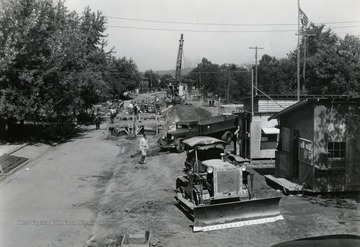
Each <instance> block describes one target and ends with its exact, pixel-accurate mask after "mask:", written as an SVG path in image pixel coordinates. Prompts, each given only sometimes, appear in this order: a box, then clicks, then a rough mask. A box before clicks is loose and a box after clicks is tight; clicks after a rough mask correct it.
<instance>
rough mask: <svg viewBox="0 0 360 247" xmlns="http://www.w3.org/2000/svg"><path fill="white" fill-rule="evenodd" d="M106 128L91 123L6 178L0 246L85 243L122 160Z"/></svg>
mask: <svg viewBox="0 0 360 247" xmlns="http://www.w3.org/2000/svg"><path fill="white" fill-rule="evenodd" d="M103 132H105V131H95V130H89V129H85V130H84V132H83V133H81V134H80V135H79V136H77V137H76V138H74V139H72V140H70V141H69V142H67V143H65V144H62V145H60V146H57V147H55V148H53V149H51V150H50V151H48V152H47V153H46V154H44V155H43V156H41V157H40V158H38V159H35V160H33V161H32V162H30V163H29V164H27V165H26V168H28V170H26V169H25V167H23V168H21V169H19V170H18V171H16V172H15V173H13V174H12V175H11V176H9V177H7V178H6V179H5V180H3V181H2V182H1V183H0V219H1V223H0V246H82V245H83V244H82V243H84V242H85V241H86V240H87V239H88V238H89V235H90V233H91V230H92V228H93V225H91V224H93V223H94V220H95V219H96V218H95V216H96V211H95V209H96V205H97V203H98V200H96V198H97V196H99V197H101V196H102V195H103V192H104V191H103V189H104V183H102V182H103V181H106V182H107V181H108V180H109V178H110V177H111V171H112V169H113V166H114V165H115V164H116V163H117V162H118V160H117V158H116V155H117V152H119V148H118V147H117V146H115V145H113V144H112V143H109V142H107V141H104V140H103V136H104V133H103ZM19 152H23V150H20V151H19ZM14 155H17V153H14ZM104 224H106V222H105V223H104ZM109 224H111V223H109Z"/></svg>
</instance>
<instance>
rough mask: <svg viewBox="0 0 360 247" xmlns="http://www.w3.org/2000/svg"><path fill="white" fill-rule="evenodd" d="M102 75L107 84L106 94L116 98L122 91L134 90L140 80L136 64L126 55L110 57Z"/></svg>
mask: <svg viewBox="0 0 360 247" xmlns="http://www.w3.org/2000/svg"><path fill="white" fill-rule="evenodd" d="M104 75H105V80H106V83H107V85H108V94H109V95H110V97H111V98H112V99H118V98H120V97H121V95H123V93H124V92H127V91H132V90H134V89H135V88H136V86H137V82H138V81H139V80H140V75H139V72H138V70H137V66H136V64H135V63H134V61H133V60H132V59H129V60H128V59H126V57H123V58H115V57H111V58H110V59H109V61H108V65H107V71H106V72H104Z"/></svg>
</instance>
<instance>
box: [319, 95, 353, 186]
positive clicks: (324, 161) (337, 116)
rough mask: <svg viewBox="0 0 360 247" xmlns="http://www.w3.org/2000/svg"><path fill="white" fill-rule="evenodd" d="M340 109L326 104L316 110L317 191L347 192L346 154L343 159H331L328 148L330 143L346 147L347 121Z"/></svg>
mask: <svg viewBox="0 0 360 247" xmlns="http://www.w3.org/2000/svg"><path fill="white" fill-rule="evenodd" d="M339 108H340V107H339V106H338V105H333V104H331V103H330V102H329V103H327V102H326V103H323V104H317V105H316V106H315V109H314V116H315V122H314V131H315V133H314V134H315V135H314V143H315V145H314V168H315V169H314V171H315V188H314V189H315V191H344V190H345V177H346V158H345V154H344V157H343V158H331V155H330V153H329V151H331V150H329V147H328V144H329V143H343V144H344V145H345V146H346V138H345V130H346V128H345V121H344V116H343V115H342V113H339V110H340V109H341V108H340V109H339ZM342 110H343V109H342Z"/></svg>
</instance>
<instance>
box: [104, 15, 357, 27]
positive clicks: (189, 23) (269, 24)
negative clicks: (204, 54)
mask: <svg viewBox="0 0 360 247" xmlns="http://www.w3.org/2000/svg"><path fill="white" fill-rule="evenodd" d="M105 17H106V18H108V19H118V20H127V21H138V22H155V23H168V24H185V25H202V26H204V25H207V26H248V27H260V26H297V24H292V23H214V22H185V21H165V20H152V19H138V18H127V17H116V16H105ZM358 22H360V20H358V21H340V22H318V23H314V24H345V23H358Z"/></svg>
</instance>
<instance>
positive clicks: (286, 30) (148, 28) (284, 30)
mask: <svg viewBox="0 0 360 247" xmlns="http://www.w3.org/2000/svg"><path fill="white" fill-rule="evenodd" d="M106 26H107V27H112V28H122V29H136V30H151V31H168V32H195V33H276V32H297V31H298V30H295V29H274V30H196V29H172V28H151V27H129V26H116V25H106ZM354 27H360V25H359V26H342V27H330V28H331V29H339V28H354Z"/></svg>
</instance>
